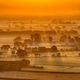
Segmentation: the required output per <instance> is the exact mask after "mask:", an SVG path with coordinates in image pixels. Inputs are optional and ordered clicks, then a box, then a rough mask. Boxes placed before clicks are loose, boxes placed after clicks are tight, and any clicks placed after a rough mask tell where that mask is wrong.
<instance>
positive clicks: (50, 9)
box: [0, 0, 80, 16]
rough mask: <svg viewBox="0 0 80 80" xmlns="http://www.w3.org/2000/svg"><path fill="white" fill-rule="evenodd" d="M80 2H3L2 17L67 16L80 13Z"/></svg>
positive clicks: (4, 0)
mask: <svg viewBox="0 0 80 80" xmlns="http://www.w3.org/2000/svg"><path fill="white" fill-rule="evenodd" d="M79 4H80V1H79V0H1V1H0V15H26V16H27V15H32V16H34V15H38V16H42V15H43V16H44V15H67V14H71V15H74V14H79V13H80V5H79Z"/></svg>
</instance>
